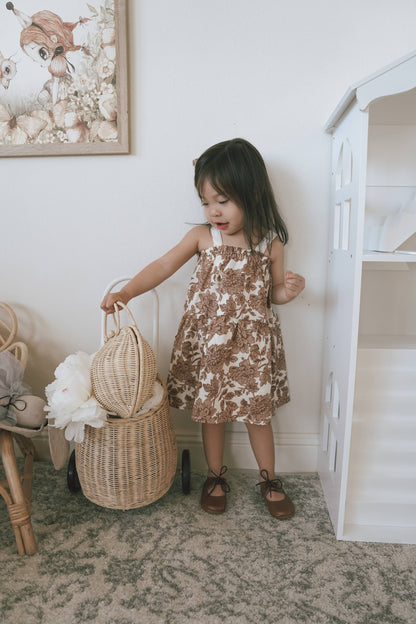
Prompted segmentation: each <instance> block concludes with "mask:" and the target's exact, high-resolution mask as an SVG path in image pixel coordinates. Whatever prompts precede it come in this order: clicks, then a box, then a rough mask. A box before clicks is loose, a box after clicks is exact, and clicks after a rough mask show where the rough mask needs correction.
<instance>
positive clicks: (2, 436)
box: [0, 430, 36, 555]
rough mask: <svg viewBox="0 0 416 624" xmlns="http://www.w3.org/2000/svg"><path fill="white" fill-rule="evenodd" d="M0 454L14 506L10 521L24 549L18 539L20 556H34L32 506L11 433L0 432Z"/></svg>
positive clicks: (11, 510) (10, 507) (34, 541)
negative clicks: (26, 494) (23, 482)
mask: <svg viewBox="0 0 416 624" xmlns="http://www.w3.org/2000/svg"><path fill="white" fill-rule="evenodd" d="M0 452H1V457H2V460H3V466H4V472H5V473H6V479H7V483H8V487H9V491H10V497H11V500H12V504H11V505H8V510H9V515H10V521H11V523H12V526H13V529H14V531H15V535H17V531H18V532H20V535H21V541H22V542H23V547H24V548H23V552H21V544H20V547H19V542H20V540H19V539H17V537H16V543H17V547H18V551H19V554H26V555H34V554H35V552H36V540H35V535H34V533H33V528H32V522H31V519H30V504H29V503H28V501H27V500H26V498H25V495H24V492H23V488H22V483H21V480H20V475H19V471H18V468H17V463H16V456H15V453H14V447H13V439H12V434H11V433H10V431H6V430H3V431H0Z"/></svg>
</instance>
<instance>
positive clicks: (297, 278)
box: [284, 271, 305, 301]
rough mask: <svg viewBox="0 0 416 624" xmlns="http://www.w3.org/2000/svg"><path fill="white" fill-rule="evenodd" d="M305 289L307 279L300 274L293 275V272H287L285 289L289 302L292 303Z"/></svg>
mask: <svg viewBox="0 0 416 624" xmlns="http://www.w3.org/2000/svg"><path fill="white" fill-rule="evenodd" d="M304 288H305V278H304V277H303V276H302V275H299V274H298V273H292V271H286V273H285V281H284V289H285V292H286V296H287V300H288V301H291V300H292V299H294V298H295V297H297V296H298V295H299V294H300V293H301V292H302V290H303V289H304Z"/></svg>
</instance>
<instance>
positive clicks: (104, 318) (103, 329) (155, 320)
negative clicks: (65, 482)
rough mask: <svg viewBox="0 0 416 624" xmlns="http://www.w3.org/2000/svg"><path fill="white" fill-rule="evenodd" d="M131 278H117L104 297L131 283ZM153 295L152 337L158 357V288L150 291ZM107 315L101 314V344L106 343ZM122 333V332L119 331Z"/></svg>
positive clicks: (153, 346) (110, 284)
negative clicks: (119, 286)
mask: <svg viewBox="0 0 416 624" xmlns="http://www.w3.org/2000/svg"><path fill="white" fill-rule="evenodd" d="M130 279H131V277H127V276H126V277H124V276H123V277H117V278H116V279H115V280H113V281H112V282H110V283H109V284H108V285H107V287H106V288H105V290H104V293H103V297H105V295H107V294H108V293H109V292H111V291H112V290H113V288H114V287H115V286H118V285H119V284H121V283H122V282H128V281H130ZM149 292H151V293H152V295H153V337H152V348H153V351H154V353H155V354H156V355H157V354H158V352H159V295H158V292H157V290H156V288H152V290H151V291H149ZM107 316H108V315H107V314H106V313H105V312H104V311H102V312H101V344H103V343H104V341H105V336H106V321H107ZM119 331H120V330H119Z"/></svg>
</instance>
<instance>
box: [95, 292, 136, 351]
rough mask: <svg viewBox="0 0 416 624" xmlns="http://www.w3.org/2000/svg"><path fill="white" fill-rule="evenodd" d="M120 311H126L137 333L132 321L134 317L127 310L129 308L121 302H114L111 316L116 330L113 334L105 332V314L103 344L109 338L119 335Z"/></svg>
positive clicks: (105, 318)
mask: <svg viewBox="0 0 416 624" xmlns="http://www.w3.org/2000/svg"><path fill="white" fill-rule="evenodd" d="M120 309H123V310H126V312H127V314H128V315H129V317H130V321H131V324H132V325H133V327H134V328H135V329H136V330H137V331H138V332H139V328H138V327H137V325H136V321H135V320H134V316H133V314H132V313H131V311H130V310H129V308H128V307H127V306H126V305H125V304H124V303H123V302H122V301H116V302H115V303H114V312H113V314H112V317H113V320H114V325H115V326H116V329H115V331H113V332H107V316H108V315H107V314H106V315H105V317H104V342H107V340H108V339H109V338H112V337H113V336H118V335H119V333H120ZM139 334H140V332H139Z"/></svg>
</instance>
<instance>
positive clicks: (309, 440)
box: [33, 430, 319, 472]
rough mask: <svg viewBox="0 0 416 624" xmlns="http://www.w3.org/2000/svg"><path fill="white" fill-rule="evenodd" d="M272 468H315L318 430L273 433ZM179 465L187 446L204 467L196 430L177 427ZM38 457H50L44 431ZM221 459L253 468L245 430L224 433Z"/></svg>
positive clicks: (234, 465)
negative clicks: (274, 463)
mask: <svg viewBox="0 0 416 624" xmlns="http://www.w3.org/2000/svg"><path fill="white" fill-rule="evenodd" d="M274 437H275V447H276V469H277V471H278V472H316V471H317V469H318V446H319V434H314V433H279V434H275V436H274ZM176 441H177V445H178V457H179V463H178V465H179V467H180V461H181V456H182V451H183V450H184V449H189V451H190V456H191V466H192V470H206V463H205V457H204V451H203V448H202V440H201V435H200V433H199V431H197V432H191V433H189V432H186V431H177V432H176ZM33 442H34V444H35V447H36V451H37V454H38V457H39V459H41V460H43V461H50V453H49V440H48V433H47V431H46V430H45V431H43V432H42V433H41V434H40V435H39V436H38V437H36V438H34V439H33ZM224 463H225V464H226V465H227V466H228V468H230V469H233V468H236V469H242V470H245V469H247V470H250V469H252V470H256V469H257V464H256V461H255V459H254V456H253V452H252V450H251V446H250V443H249V440H248V435H247V432H246V431H230V432H227V433H226V442H225V456H224Z"/></svg>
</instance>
